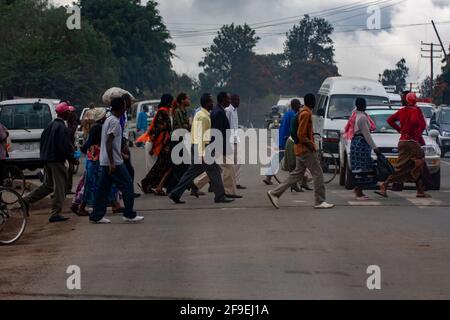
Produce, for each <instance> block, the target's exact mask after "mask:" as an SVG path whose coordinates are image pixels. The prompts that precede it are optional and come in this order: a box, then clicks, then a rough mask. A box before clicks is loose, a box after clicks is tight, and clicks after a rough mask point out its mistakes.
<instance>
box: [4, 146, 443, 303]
mask: <svg viewBox="0 0 450 320" xmlns="http://www.w3.org/2000/svg"><path fill="white" fill-rule="evenodd" d="M134 161H135V164H136V168H137V172H138V176H142V175H143V174H144V168H143V156H142V154H141V153H139V154H135V157H134ZM258 173H259V169H258V168H257V167H252V166H248V167H246V168H245V170H244V181H245V184H246V185H247V186H249V187H251V188H250V189H249V190H247V191H244V192H243V195H244V196H245V199H243V200H240V201H237V202H235V203H233V204H231V205H226V206H223V207H218V206H216V205H214V204H213V203H212V197H211V195H208V196H206V197H204V198H202V199H199V200H197V199H195V198H192V197H189V196H186V197H185V198H186V199H187V200H188V203H187V204H186V205H181V206H176V205H174V204H172V203H171V202H169V201H168V199H166V198H157V197H154V196H144V197H142V198H140V199H139V200H138V201H137V203H136V205H137V208H138V210H139V212H140V213H142V214H143V215H145V218H146V221H145V223H144V224H141V225H124V224H122V223H121V219H120V217H118V216H117V217H112V220H113V224H112V225H107V226H96V225H91V224H89V223H88V222H87V220H86V219H84V218H78V217H72V220H71V221H70V222H69V223H66V224H59V225H50V224H48V223H47V220H46V219H47V215H46V212H45V209H44V208H45V206H46V205H48V202H43V203H41V204H40V207H34V209H36V210H37V211H35V212H34V213H33V217H32V219H31V224H30V227H29V228H28V230H27V233H26V235H25V237H24V238H23V239H22V240H21V241H20V242H19V243H18V244H17V245H15V246H11V247H0V260H1V264H0V299H1V298H10V299H11V298H13V299H16V298H35V299H47V298H86V299H87V298H113V299H122V298H133V299H134V298H136V299H138V298H147V299H186V298H188V299H335V298H340V299H366V298H367V299H383V298H413V299H416V298H438V299H444V298H446V299H448V298H450V277H448V272H449V271H448V270H449V266H450V250H449V249H450V236H449V230H450V211H449V207H450V181H449V177H450V161H449V160H448V159H447V160H446V163H443V190H442V191H441V192H437V193H433V196H434V198H433V199H432V200H420V201H419V200H417V199H415V198H414V193H413V191H405V192H404V193H401V194H392V197H391V198H390V199H387V200H384V199H383V200H380V199H379V198H376V197H374V199H373V201H372V202H369V203H366V204H359V203H354V202H353V201H352V196H351V194H350V193H349V192H347V191H345V190H342V188H340V187H339V186H338V185H337V184H336V183H335V184H332V185H330V186H329V189H328V194H329V200H330V201H331V202H333V203H336V204H337V208H336V209H335V210H332V211H314V210H313V209H311V206H312V194H311V193H305V194H287V195H286V196H285V197H284V198H283V200H282V204H283V206H284V207H283V209H282V210H280V211H275V210H274V209H273V208H272V207H271V205H270V204H269V203H268V200H267V197H266V195H265V192H266V191H267V190H268V187H266V186H263V185H262V183H261V177H260V176H259V175H258ZM69 265H77V266H79V267H80V268H81V272H82V289H81V290H79V291H69V290H68V289H67V288H66V279H67V277H68V275H67V274H66V269H67V267H68V266H69ZM370 265H378V266H380V268H381V271H382V289H381V290H380V291H375V292H374V291H369V290H368V289H367V287H366V281H367V277H368V275H367V274H366V270H367V267H368V266H370Z"/></svg>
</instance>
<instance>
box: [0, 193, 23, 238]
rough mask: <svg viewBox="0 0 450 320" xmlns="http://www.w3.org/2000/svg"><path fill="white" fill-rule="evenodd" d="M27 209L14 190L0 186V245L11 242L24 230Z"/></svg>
mask: <svg viewBox="0 0 450 320" xmlns="http://www.w3.org/2000/svg"><path fill="white" fill-rule="evenodd" d="M27 218H28V209H27V206H26V204H25V201H24V200H23V198H22V196H21V195H20V194H19V193H17V192H16V191H15V190H12V189H9V188H4V187H0V245H8V244H13V243H14V242H16V241H17V240H19V239H20V237H21V236H22V235H23V233H24V232H25V228H26V226H27Z"/></svg>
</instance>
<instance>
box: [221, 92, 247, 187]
mask: <svg viewBox="0 0 450 320" xmlns="http://www.w3.org/2000/svg"><path fill="white" fill-rule="evenodd" d="M240 104H241V99H240V98H239V95H237V94H233V95H232V96H231V104H230V106H229V107H227V108H225V112H226V114H227V118H228V121H229V122H230V129H231V131H232V133H231V144H232V145H233V149H234V163H235V171H236V183H237V185H236V188H237V189H240V190H245V189H247V188H246V187H244V186H242V185H241V183H240V182H241V181H240V179H241V168H242V165H241V164H239V162H240V161H239V159H240V157H239V154H238V149H239V148H238V145H239V143H240V140H239V135H238V129H239V115H238V109H239V106H240Z"/></svg>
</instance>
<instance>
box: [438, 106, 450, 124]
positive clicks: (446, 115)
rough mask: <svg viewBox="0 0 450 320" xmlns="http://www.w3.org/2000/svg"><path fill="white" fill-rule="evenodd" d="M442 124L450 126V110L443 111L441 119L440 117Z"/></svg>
mask: <svg viewBox="0 0 450 320" xmlns="http://www.w3.org/2000/svg"><path fill="white" fill-rule="evenodd" d="M440 123H441V124H450V109H449V110H442V112H441V117H440Z"/></svg>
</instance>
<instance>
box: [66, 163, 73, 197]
mask: <svg viewBox="0 0 450 320" xmlns="http://www.w3.org/2000/svg"><path fill="white" fill-rule="evenodd" d="M74 174H75V165H74V164H73V163H69V168H68V170H67V193H70V192H72V188H73V175H74Z"/></svg>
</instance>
